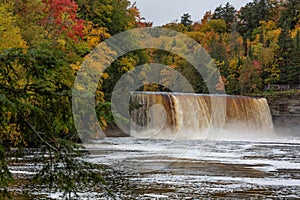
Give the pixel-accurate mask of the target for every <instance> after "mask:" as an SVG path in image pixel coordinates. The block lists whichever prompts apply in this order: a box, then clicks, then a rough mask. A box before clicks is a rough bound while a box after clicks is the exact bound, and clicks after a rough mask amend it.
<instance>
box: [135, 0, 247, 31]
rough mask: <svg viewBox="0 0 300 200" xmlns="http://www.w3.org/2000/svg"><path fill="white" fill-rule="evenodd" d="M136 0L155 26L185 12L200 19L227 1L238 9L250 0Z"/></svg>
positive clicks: (144, 14) (144, 15)
mask: <svg viewBox="0 0 300 200" xmlns="http://www.w3.org/2000/svg"><path fill="white" fill-rule="evenodd" d="M130 1H131V2H136V4H137V7H138V8H139V9H140V11H141V14H142V16H143V17H145V18H146V21H152V22H154V25H155V26H158V25H163V24H166V23H169V22H172V21H174V20H176V19H178V20H179V21H180V17H181V16H182V15H183V14H184V13H189V14H190V15H192V20H193V21H200V20H201V19H202V17H203V15H204V13H205V12H206V11H208V10H211V11H212V12H213V11H214V10H215V8H216V7H218V6H219V5H221V4H223V5H225V4H226V3H227V2H229V3H230V4H232V5H233V6H234V7H235V8H236V9H237V10H238V9H239V8H240V7H242V6H244V5H246V3H248V2H250V0H130Z"/></svg>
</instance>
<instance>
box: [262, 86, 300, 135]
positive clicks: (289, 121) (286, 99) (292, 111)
mask: <svg viewBox="0 0 300 200" xmlns="http://www.w3.org/2000/svg"><path fill="white" fill-rule="evenodd" d="M265 98H266V99H267V101H268V104H269V107H270V110H271V114H272V117H273V123H274V127H275V130H276V132H277V133H279V134H289V135H299V136H300V91H294V92H290V93H286V94H284V93H283V94H275V95H267V96H265Z"/></svg>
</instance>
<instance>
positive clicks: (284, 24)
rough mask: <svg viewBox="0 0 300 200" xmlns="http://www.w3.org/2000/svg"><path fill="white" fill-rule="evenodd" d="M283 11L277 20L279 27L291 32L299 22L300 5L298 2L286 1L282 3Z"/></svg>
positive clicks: (293, 0) (294, 0) (296, 0)
mask: <svg viewBox="0 0 300 200" xmlns="http://www.w3.org/2000/svg"><path fill="white" fill-rule="evenodd" d="M282 6H283V10H282V11H281V17H280V19H279V26H280V27H281V28H287V29H288V30H292V29H294V28H295V26H296V25H297V24H298V23H299V21H300V4H299V1H298V0H286V1H284V2H283V5H282Z"/></svg>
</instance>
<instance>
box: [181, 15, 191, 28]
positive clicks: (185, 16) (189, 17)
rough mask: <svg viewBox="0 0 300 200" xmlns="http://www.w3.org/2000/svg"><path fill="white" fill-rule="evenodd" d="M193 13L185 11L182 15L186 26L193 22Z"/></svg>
mask: <svg viewBox="0 0 300 200" xmlns="http://www.w3.org/2000/svg"><path fill="white" fill-rule="evenodd" d="M192 22H193V21H192V20H191V15H190V14H188V13H185V14H183V15H182V16H181V22H180V23H181V24H183V25H184V26H190V25H191V24H192Z"/></svg>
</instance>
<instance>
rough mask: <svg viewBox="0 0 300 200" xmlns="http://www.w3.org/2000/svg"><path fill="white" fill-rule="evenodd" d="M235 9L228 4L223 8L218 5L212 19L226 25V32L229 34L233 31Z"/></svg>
mask: <svg viewBox="0 0 300 200" xmlns="http://www.w3.org/2000/svg"><path fill="white" fill-rule="evenodd" d="M235 14H236V10H235V8H234V7H233V6H232V5H230V4H229V2H228V3H226V5H225V6H224V7H222V5H220V6H219V7H217V8H216V9H215V11H214V13H213V17H212V18H213V19H222V20H224V21H225V23H226V31H227V32H231V31H233V26H234V23H235V21H236V20H235Z"/></svg>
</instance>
